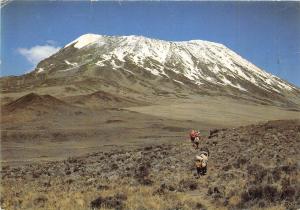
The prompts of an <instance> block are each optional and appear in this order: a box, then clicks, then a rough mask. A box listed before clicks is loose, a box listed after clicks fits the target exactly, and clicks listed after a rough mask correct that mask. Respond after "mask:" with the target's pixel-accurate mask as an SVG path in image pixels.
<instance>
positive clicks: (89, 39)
mask: <svg viewBox="0 0 300 210" xmlns="http://www.w3.org/2000/svg"><path fill="white" fill-rule="evenodd" d="M102 37H103V36H102V35H98V34H84V35H81V36H80V37H78V38H77V39H75V40H74V41H72V42H70V43H69V44H67V45H66V46H65V47H68V46H70V45H72V44H75V45H74V47H75V48H78V49H80V48H82V47H85V46H87V45H89V44H91V43H93V42H96V41H98V40H100V39H101V38H102Z"/></svg>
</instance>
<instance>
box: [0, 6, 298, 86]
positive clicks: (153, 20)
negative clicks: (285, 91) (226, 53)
mask: <svg viewBox="0 0 300 210" xmlns="http://www.w3.org/2000/svg"><path fill="white" fill-rule="evenodd" d="M86 33H95V34H105V35H143V36H146V37H151V38H157V39H164V40H191V39H201V40H209V41H213V42H219V43H222V44H224V45H226V46H227V47H229V48H231V49H232V50H234V51H235V52H237V53H238V54H240V55H241V56H242V57H244V58H246V59H247V60H249V61H251V62H252V63H254V64H255V65H257V66H258V67H260V68H263V69H264V70H266V71H268V72H270V73H272V74H275V75H277V76H279V77H281V78H283V79H285V80H287V81H289V82H291V83H293V84H295V85H297V86H298V87H300V69H299V68H300V2H123V1H121V2H99V1H97V2H95V1H85V2H84V1H81V2H78V1H77V2H76V1H73V2H61V1H13V2H11V3H10V4H8V5H6V6H5V7H3V8H1V75H2V76H5V75H20V74H23V73H25V72H26V71H28V70H30V69H33V68H34V66H35V65H36V63H37V62H38V61H39V60H40V59H42V58H44V57H45V56H48V55H49V54H51V53H54V52H56V51H57V50H58V49H59V48H60V47H63V46H64V45H65V44H67V43H69V42H71V41H72V40H74V39H76V38H77V37H78V36H80V35H82V34H86Z"/></svg>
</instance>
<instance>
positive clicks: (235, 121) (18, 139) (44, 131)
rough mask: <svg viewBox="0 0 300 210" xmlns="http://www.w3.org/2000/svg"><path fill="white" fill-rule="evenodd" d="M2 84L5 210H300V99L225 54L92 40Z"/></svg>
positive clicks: (143, 41)
mask: <svg viewBox="0 0 300 210" xmlns="http://www.w3.org/2000/svg"><path fill="white" fill-rule="evenodd" d="M0 84H1V177H2V179H1V182H2V183H1V207H2V208H4V209H258V208H263V209H298V208H300V203H299V200H300V199H299V195H300V184H299V178H300V177H299V164H298V160H299V148H300V145H299V144H300V122H299V120H300V90H299V88H298V87H296V86H294V85H292V84H290V83H288V82H286V81H284V80H282V79H280V78H278V77H276V76H274V75H271V74H269V73H267V72H266V71H264V70H262V69H260V68H258V67H257V66H255V65H254V64H252V63H250V62H249V61H247V60H246V59H244V58H242V57H241V56H239V55H238V54H236V53H235V52H233V51H232V50H230V49H229V48H227V47H226V46H224V45H222V44H218V43H213V42H208V41H202V40H191V41H182V42H169V41H163V40H155V39H150V38H146V37H141V36H103V35H96V34H85V35H82V36H80V37H78V38H77V39H76V40H74V41H72V42H70V43H69V44H67V45H66V46H64V47H63V48H62V49H60V50H59V51H58V52H57V53H56V54H54V55H52V56H50V57H49V58H46V59H45V60H42V61H41V62H40V63H39V64H38V65H37V66H36V68H35V69H33V70H32V71H31V72H30V73H28V74H25V75H21V76H9V77H2V78H0ZM191 129H197V130H199V131H200V132H201V142H200V148H206V149H208V150H209V151H210V157H209V161H208V173H207V175H205V176H201V177H197V176H195V169H194V158H195V156H196V155H197V154H199V152H200V149H197V150H196V149H194V148H193V147H192V146H191V142H190V140H189V131H190V130H191Z"/></svg>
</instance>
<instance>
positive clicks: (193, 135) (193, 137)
mask: <svg viewBox="0 0 300 210" xmlns="http://www.w3.org/2000/svg"><path fill="white" fill-rule="evenodd" d="M190 138H191V141H192V143H193V146H194V147H195V149H198V148H199V143H200V132H199V131H195V130H192V131H191V132H190Z"/></svg>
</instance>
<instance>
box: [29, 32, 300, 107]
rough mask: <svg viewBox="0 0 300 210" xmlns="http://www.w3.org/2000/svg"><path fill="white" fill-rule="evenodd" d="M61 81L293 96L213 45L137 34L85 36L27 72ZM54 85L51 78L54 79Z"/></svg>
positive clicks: (134, 88) (296, 95)
mask: <svg viewBox="0 0 300 210" xmlns="http://www.w3.org/2000/svg"><path fill="white" fill-rule="evenodd" d="M30 75H31V76H33V77H34V78H43V80H47V79H48V80H49V79H52V80H53V79H58V80H59V78H60V79H61V80H62V81H63V82H65V83H72V82H74V81H77V82H78V81H83V80H84V79H87V78H89V79H90V80H91V79H92V80H93V81H95V80H96V79H98V80H97V81H100V82H98V83H97V86H98V87H99V85H102V87H103V88H104V87H108V86H114V87H115V90H118V91H119V90H120V89H122V90H124V91H125V89H126V90H128V91H133V92H139V91H140V92H141V91H142V90H143V91H144V92H147V91H148V92H151V91H152V92H154V94H160V93H169V92H180V91H182V90H188V91H196V92H202V93H208V92H209V94H211V93H217V94H230V95H247V96H251V97H252V98H268V100H269V101H271V100H282V99H283V98H284V100H286V99H287V100H290V99H289V98H297V100H298V99H299V95H300V91H299V89H298V88H297V87H295V86H293V85H291V84H289V83H287V82H285V81H283V80H281V79H280V78H278V77H276V76H274V75H271V74H269V73H267V72H265V71H263V70H262V69H260V68H258V67H257V66H255V65H254V64H252V63H251V62H249V61H247V60H245V59H244V58H242V57H241V56H239V55H238V54H236V53H235V52H233V51H232V50H230V49H229V48H227V47H226V46H224V45H222V44H218V43H213V42H208V41H201V40H191V41H180V42H171V41H163V40H156V39H150V38H146V37H142V36H103V35H96V34H85V35H82V36H80V37H79V38H77V39H75V40H74V41H72V42H71V43H69V44H67V45H66V46H65V47H64V48H62V49H61V50H60V51H59V52H57V53H56V54H54V55H52V56H50V57H49V58H47V59H45V60H43V61H41V62H40V63H39V64H38V65H37V67H36V69H35V70H34V71H33V72H32V73H31V74H30ZM56 83H57V82H56Z"/></svg>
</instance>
